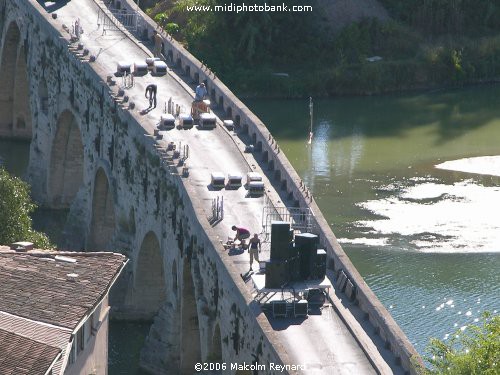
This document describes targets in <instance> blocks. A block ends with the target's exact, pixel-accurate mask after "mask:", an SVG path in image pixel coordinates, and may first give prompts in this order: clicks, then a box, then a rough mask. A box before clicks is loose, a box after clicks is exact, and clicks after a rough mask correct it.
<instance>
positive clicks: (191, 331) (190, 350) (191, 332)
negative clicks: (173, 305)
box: [180, 258, 201, 374]
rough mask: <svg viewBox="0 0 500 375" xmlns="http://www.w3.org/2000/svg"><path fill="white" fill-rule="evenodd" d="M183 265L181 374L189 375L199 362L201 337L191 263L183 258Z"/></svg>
mask: <svg viewBox="0 0 500 375" xmlns="http://www.w3.org/2000/svg"><path fill="white" fill-rule="evenodd" d="M183 263H184V264H183V267H182V298H181V332H180V333H181V335H180V337H181V350H180V354H181V374H191V373H192V372H193V368H194V365H195V364H196V363H199V362H201V337H200V327H199V319H198V310H197V306H196V297H195V293H194V288H195V285H194V282H193V275H192V273H191V261H189V260H188V259H186V258H185V259H184V262H183Z"/></svg>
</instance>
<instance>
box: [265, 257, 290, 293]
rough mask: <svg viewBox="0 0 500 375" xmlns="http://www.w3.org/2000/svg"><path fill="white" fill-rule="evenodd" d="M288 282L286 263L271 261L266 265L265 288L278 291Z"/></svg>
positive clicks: (283, 261)
mask: <svg viewBox="0 0 500 375" xmlns="http://www.w3.org/2000/svg"><path fill="white" fill-rule="evenodd" d="M288 281H289V276H288V262H287V261H285V260H271V261H269V262H267V263H266V284H265V286H266V288H268V289H279V288H282V287H283V286H285V284H286V283H287V282H288Z"/></svg>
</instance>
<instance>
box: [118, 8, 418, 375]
mask: <svg viewBox="0 0 500 375" xmlns="http://www.w3.org/2000/svg"><path fill="white" fill-rule="evenodd" d="M111 6H114V7H118V8H123V9H127V10H129V11H136V10H137V7H136V4H135V3H134V2H133V1H132V0H113V1H112V2H111ZM138 12H139V18H140V22H139V24H140V29H139V31H138V35H139V36H143V37H146V38H149V39H151V38H152V37H153V34H154V31H155V30H159V29H158V25H157V24H156V23H155V22H154V21H153V20H151V19H150V18H149V17H148V16H147V15H146V14H144V13H143V12H142V11H140V10H139V11H138ZM161 35H162V37H163V43H164V48H163V54H164V56H165V57H166V58H167V62H168V63H169V64H171V65H172V66H175V68H176V69H178V71H180V72H181V74H182V76H181V77H182V78H183V79H184V80H185V81H186V82H187V83H192V82H194V83H198V82H204V83H205V84H206V86H207V90H208V93H209V95H210V97H211V100H212V103H215V106H216V107H218V109H219V110H221V111H222V112H223V113H224V114H225V118H226V119H232V120H233V121H234V122H235V125H236V128H237V130H238V132H240V133H243V134H247V135H248V136H249V139H250V140H251V143H252V144H253V145H254V146H255V149H256V153H255V154H256V155H257V156H256V159H257V160H260V164H261V166H262V167H263V169H267V170H268V171H269V173H270V175H271V176H273V178H274V183H275V186H279V187H280V189H281V195H282V198H283V200H284V201H285V200H286V201H288V202H291V203H292V204H293V205H294V206H296V207H310V208H311V210H312V212H313V213H314V218H313V221H314V225H315V230H314V231H315V233H316V234H318V235H319V236H320V241H321V246H322V247H324V248H325V249H326V250H327V253H328V257H329V264H328V266H329V268H330V269H331V270H332V271H333V272H332V273H333V275H334V276H333V277H334V279H333V280H332V282H334V283H335V282H336V281H337V280H338V277H339V275H341V272H343V273H344V274H345V275H346V276H347V278H348V279H349V281H350V282H351V283H352V285H353V288H352V289H350V290H349V295H348V296H347V295H345V294H344V293H343V292H342V291H340V292H337V293H338V294H339V295H341V296H343V297H344V298H346V299H349V300H352V301H353V302H354V304H355V305H356V308H357V309H360V310H361V312H362V318H361V320H362V323H363V324H364V323H366V322H369V323H370V325H371V327H372V329H373V332H374V333H375V334H376V335H378V336H379V337H380V339H381V340H382V341H383V342H384V346H385V347H386V348H388V349H390V351H391V352H392V353H393V354H394V356H395V358H396V361H397V362H398V363H399V364H400V365H401V366H402V367H403V368H404V369H405V370H406V371H407V372H412V373H414V369H413V366H412V361H416V362H420V361H421V360H420V357H419V356H418V354H417V352H416V351H415V349H414V348H413V346H412V345H411V344H410V342H409V341H408V339H407V337H406V335H405V334H404V333H403V331H402V330H401V329H400V328H399V326H398V325H397V323H396V322H395V321H394V319H393V318H392V316H391V315H390V314H389V312H388V311H387V310H386V308H385V307H384V306H383V305H382V303H381V302H380V301H379V300H378V298H377V297H376V296H375V294H374V293H373V292H372V290H371V289H370V288H369V287H368V285H367V284H366V283H365V281H364V280H363V278H362V277H361V275H360V274H359V272H358V271H357V270H356V268H355V267H354V266H353V264H352V263H351V261H350V260H349V258H348V257H347V255H346V254H345V252H344V251H343V249H342V247H341V246H340V244H339V243H338V241H337V239H336V237H335V235H334V233H333V231H332V229H331V227H330V226H329V224H328V222H327V221H326V220H325V218H324V217H323V215H322V213H321V211H320V210H319V207H318V206H317V204H316V202H315V201H314V198H313V197H311V195H310V193H309V192H308V190H307V189H306V188H305V187H304V186H303V184H302V181H301V179H300V177H299V176H298V174H297V172H296V171H295V170H294V168H293V167H292V165H291V164H290V162H289V161H288V159H287V158H286V156H285V155H284V154H283V153H282V152H280V149H279V145H278V144H277V143H276V141H275V140H274V138H273V137H272V134H271V133H270V132H269V130H268V129H267V128H266V126H265V125H264V124H263V123H262V121H261V120H260V119H259V118H258V117H257V116H255V115H254V114H253V113H252V112H251V111H250V110H249V109H248V108H247V107H246V106H245V105H244V104H243V102H241V101H240V100H239V99H238V98H237V97H236V96H235V95H234V94H233V93H232V92H231V90H229V88H228V87H226V86H225V85H224V83H223V82H222V81H220V79H218V77H215V75H214V74H213V73H211V72H210V71H209V70H207V68H206V67H205V66H203V64H202V63H201V62H200V61H199V60H198V59H196V57H194V56H193V55H192V54H191V53H190V52H189V51H187V50H186V49H185V48H184V47H183V46H182V45H181V44H180V43H178V42H177V41H176V40H175V39H173V38H171V37H170V36H169V35H167V34H165V33H163V32H162V34H161ZM351 291H352V293H351Z"/></svg>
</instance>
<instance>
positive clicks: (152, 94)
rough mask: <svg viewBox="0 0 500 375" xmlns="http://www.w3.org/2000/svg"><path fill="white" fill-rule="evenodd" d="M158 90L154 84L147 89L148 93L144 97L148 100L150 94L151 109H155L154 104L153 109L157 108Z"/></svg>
mask: <svg viewBox="0 0 500 375" xmlns="http://www.w3.org/2000/svg"><path fill="white" fill-rule="evenodd" d="M157 89H158V88H157V86H156V85H155V84H154V83H152V84H150V85H148V86H147V87H146V93H145V94H144V96H145V97H146V98H147V97H148V93H149V108H151V107H153V104H154V107H153V108H156V90H157Z"/></svg>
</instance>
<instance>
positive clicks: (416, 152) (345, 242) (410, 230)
mask: <svg viewBox="0 0 500 375" xmlns="http://www.w3.org/2000/svg"><path fill="white" fill-rule="evenodd" d="M246 102H247V105H248V106H249V107H250V108H251V109H252V110H253V111H254V112H255V113H256V114H257V115H258V116H259V117H260V118H261V119H262V120H263V121H264V123H265V124H266V125H267V126H268V128H269V129H270V130H271V132H272V133H273V135H274V137H275V139H277V141H278V143H279V145H280V147H281V149H282V150H283V151H284V152H285V154H286V155H287V157H288V159H289V160H290V162H291V163H292V164H293V166H294V167H295V169H296V170H297V172H298V174H299V175H300V176H301V177H302V179H303V180H304V182H305V183H306V184H307V185H308V186H309V188H310V190H311V191H312V193H313V194H314V197H315V199H316V201H317V203H318V205H319V207H320V208H321V210H322V212H323V214H324V216H325V217H326V219H327V220H328V222H329V223H330V225H331V226H332V228H333V231H334V233H335V234H336V236H337V238H338V239H339V241H340V243H341V244H342V246H343V248H344V250H345V251H346V252H347V254H348V255H349V257H350V258H351V260H352V262H353V263H354V265H355V266H356V268H357V269H358V270H359V272H360V273H361V275H362V276H363V277H364V278H365V280H366V282H367V283H368V285H369V286H370V287H371V288H372V289H373V291H374V292H375V294H376V295H377V296H378V298H379V299H380V300H381V301H382V303H383V304H384V305H385V306H386V307H387V308H388V310H389V311H390V312H391V314H392V315H393V317H394V318H395V320H396V321H397V323H398V324H399V325H400V326H401V328H402V329H403V331H404V332H405V333H406V334H407V336H408V338H409V339H410V341H411V342H412V343H413V344H414V345H415V347H416V349H417V350H418V351H419V352H420V353H424V349H425V346H426V344H427V343H428V341H429V338H430V337H438V338H440V339H447V338H448V336H449V335H450V334H452V333H453V332H455V331H456V330H457V329H462V330H464V329H467V328H466V327H467V326H468V325H470V324H474V322H477V320H478V319H479V318H480V314H481V313H482V312H483V311H485V310H489V311H491V312H495V313H498V310H500V292H499V290H500V272H499V270H500V213H499V212H500V177H494V176H489V175H479V174H471V173H462V172H451V171H446V170H440V169H436V168H435V167H434V165H436V164H439V163H441V162H444V161H447V160H455V159H462V158H469V157H474V156H484V155H500V86H498V85H497V86H482V87H474V88H468V89H461V90H457V91H446V92H435V93H426V94H411V95H404V96H385V97H367V98H334V99H322V100H315V102H314V139H313V143H312V145H311V146H308V145H307V144H306V139H307V134H308V131H309V129H308V126H309V108H308V100H247V101H246ZM28 152H29V145H27V144H26V143H17V142H6V141H0V158H2V159H3V160H4V163H5V164H6V165H7V167H8V168H9V169H10V170H11V171H13V172H14V173H16V174H17V175H23V173H24V170H25V168H26V165H27V161H28V156H27V155H28ZM42 216H43V213H42ZM147 329H148V327H147V325H144V324H133V323H119V322H115V323H112V324H111V327H110V374H135V370H134V369H135V368H136V366H137V359H138V355H139V354H138V353H139V350H140V346H141V345H142V341H143V340H144V337H145V334H146V333H147Z"/></svg>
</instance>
